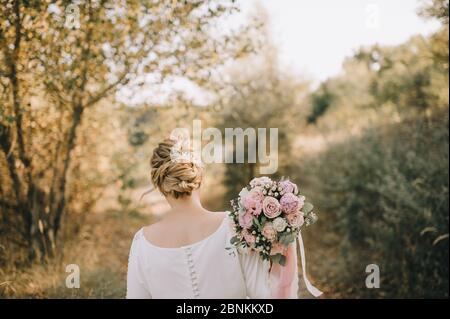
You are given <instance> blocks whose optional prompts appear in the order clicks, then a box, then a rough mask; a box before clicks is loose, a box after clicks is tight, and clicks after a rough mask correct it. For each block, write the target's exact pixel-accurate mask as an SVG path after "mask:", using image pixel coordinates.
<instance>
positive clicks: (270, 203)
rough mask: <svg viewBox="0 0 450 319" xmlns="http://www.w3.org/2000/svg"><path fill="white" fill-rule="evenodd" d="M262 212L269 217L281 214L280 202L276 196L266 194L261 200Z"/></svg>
mask: <svg viewBox="0 0 450 319" xmlns="http://www.w3.org/2000/svg"><path fill="white" fill-rule="evenodd" d="M263 212H264V215H266V216H267V217H269V218H275V217H277V216H279V215H280V214H281V207H280V203H279V202H278V200H277V199H276V198H274V197H271V196H267V197H266V198H264V201H263Z"/></svg>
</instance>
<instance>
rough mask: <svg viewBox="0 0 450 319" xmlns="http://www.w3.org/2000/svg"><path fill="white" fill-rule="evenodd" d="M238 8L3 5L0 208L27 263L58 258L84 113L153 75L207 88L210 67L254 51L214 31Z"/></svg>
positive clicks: (88, 1)
mask: <svg viewBox="0 0 450 319" xmlns="http://www.w3.org/2000/svg"><path fill="white" fill-rule="evenodd" d="M237 8H238V7H237V5H236V4H235V3H234V1H233V0H230V1H228V0H223V1H219V0H218V1H198V0H187V1H182V2H181V1H170V0H163V1H137V0H136V1H133V0H132V1H127V2H117V1H108V0H98V1H95V0H84V1H79V2H77V4H72V3H71V1H63V0H60V1H51V2H50V1H45V2H40V1H21V0H2V4H1V6H0V15H1V17H2V19H1V20H0V80H1V81H0V83H1V89H0V103H1V104H0V147H1V150H2V154H3V156H2V157H0V173H1V185H0V195H1V197H0V211H1V213H2V215H3V217H4V221H5V222H8V223H10V224H11V225H14V227H13V228H14V229H16V230H17V233H18V234H20V235H21V238H22V239H23V241H24V242H25V243H26V246H27V249H28V257H29V260H34V259H35V258H36V257H37V256H38V255H40V256H41V259H43V260H44V259H45V258H46V257H48V256H52V255H54V253H55V248H56V244H57V238H58V234H59V231H60V229H61V225H62V222H63V219H64V218H65V216H67V215H68V213H69V212H68V210H69V209H68V207H67V199H68V197H70V194H68V183H70V173H71V167H72V164H73V152H74V149H75V148H76V147H77V138H78V135H79V134H78V133H79V128H80V126H81V124H82V121H83V118H84V117H85V113H86V112H87V110H89V109H91V108H93V107H95V106H96V105H98V104H99V103H101V102H102V101H109V103H111V104H113V103H114V96H115V93H117V92H118V91H119V90H120V89H121V88H123V87H124V86H128V87H129V88H136V87H139V86H141V85H142V83H143V82H144V81H145V76H146V75H148V74H152V75H154V76H156V77H158V78H159V79H160V81H164V79H165V78H167V77H169V76H173V75H179V76H184V77H186V78H189V80H191V81H194V82H197V83H202V82H204V81H205V77H206V76H207V75H205V74H208V73H207V71H208V70H210V69H212V68H214V67H216V66H217V65H219V64H221V63H223V62H224V61H226V60H227V59H230V58H233V57H235V56H237V55H242V54H243V53H245V52H246V51H247V50H249V46H248V43H245V41H237V40H236V39H237V38H236V37H235V34H231V35H230V36H227V37H213V36H212V33H211V29H212V27H213V26H214V24H215V23H217V22H218V21H219V20H220V19H223V18H224V17H226V16H227V15H229V14H232V13H233V12H235V11H236V10H237ZM239 32H242V34H245V32H244V31H243V30H240V31H237V33H238V34H239ZM93 124H95V122H94V123H93ZM93 138H94V137H93ZM95 138H99V137H95Z"/></svg>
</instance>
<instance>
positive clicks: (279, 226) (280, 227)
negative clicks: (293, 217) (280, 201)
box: [272, 217, 287, 232]
mask: <svg viewBox="0 0 450 319" xmlns="http://www.w3.org/2000/svg"><path fill="white" fill-rule="evenodd" d="M272 225H273V228H275V230H276V231H277V232H282V231H284V230H285V229H286V226H287V222H286V220H285V219H284V218H283V217H277V218H275V219H274V220H273V222H272Z"/></svg>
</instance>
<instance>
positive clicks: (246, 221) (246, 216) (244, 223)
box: [239, 211, 253, 229]
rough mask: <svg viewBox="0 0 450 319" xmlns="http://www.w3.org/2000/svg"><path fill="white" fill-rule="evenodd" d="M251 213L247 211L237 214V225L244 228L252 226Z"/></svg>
mask: <svg viewBox="0 0 450 319" xmlns="http://www.w3.org/2000/svg"><path fill="white" fill-rule="evenodd" d="M252 223H253V215H252V214H251V213H249V212H247V211H245V212H243V213H241V214H239V226H241V227H242V228H244V229H248V228H250V227H251V226H252Z"/></svg>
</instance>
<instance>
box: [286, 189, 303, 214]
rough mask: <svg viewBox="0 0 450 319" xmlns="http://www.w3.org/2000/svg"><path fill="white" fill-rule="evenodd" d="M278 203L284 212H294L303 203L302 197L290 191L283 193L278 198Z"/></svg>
mask: <svg viewBox="0 0 450 319" xmlns="http://www.w3.org/2000/svg"><path fill="white" fill-rule="evenodd" d="M280 205H281V209H282V210H283V212H285V213H286V214H293V213H296V212H297V211H298V210H299V209H301V208H302V207H303V205H304V198H303V197H302V198H298V197H297V196H295V195H294V194H292V193H287V194H284V195H283V197H281V199H280Z"/></svg>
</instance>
